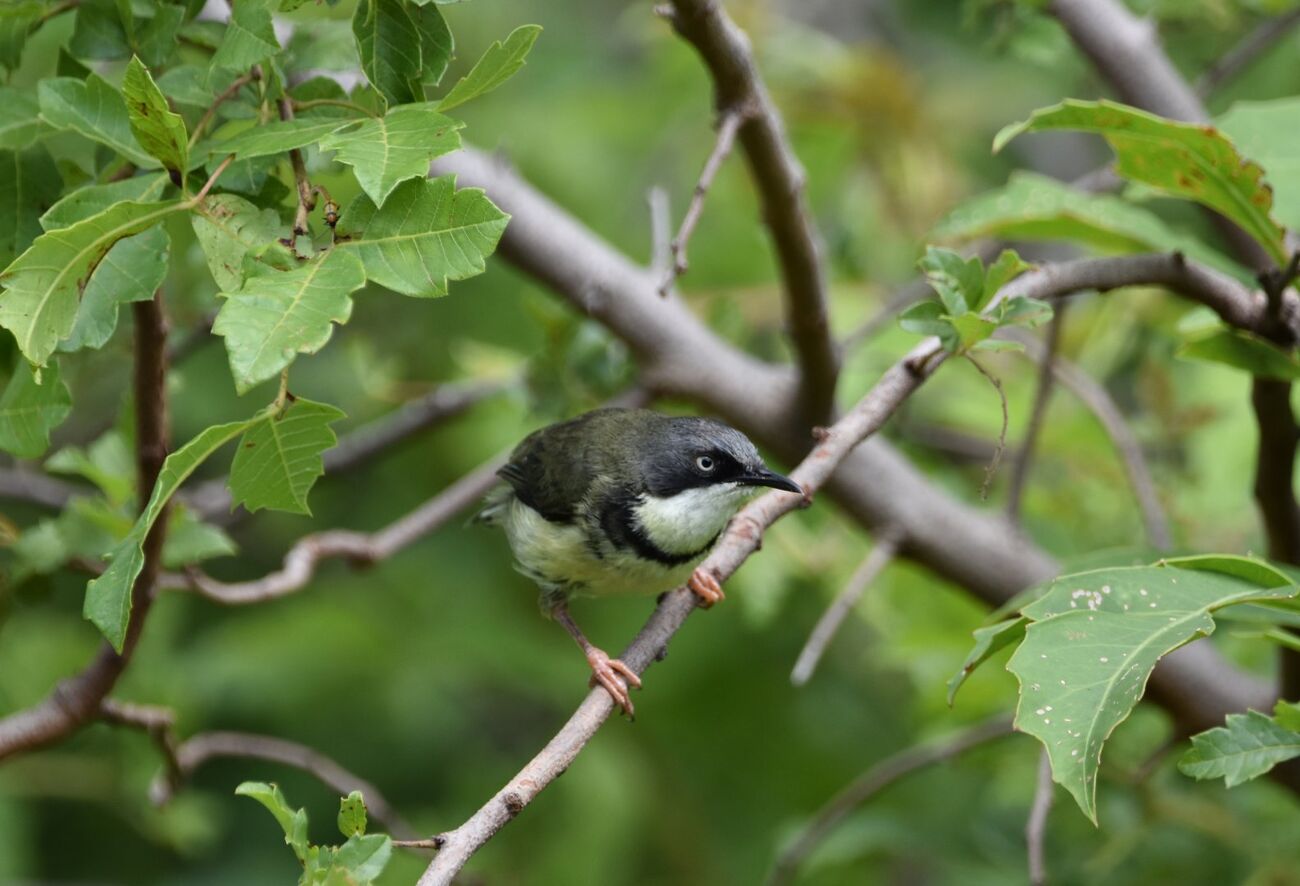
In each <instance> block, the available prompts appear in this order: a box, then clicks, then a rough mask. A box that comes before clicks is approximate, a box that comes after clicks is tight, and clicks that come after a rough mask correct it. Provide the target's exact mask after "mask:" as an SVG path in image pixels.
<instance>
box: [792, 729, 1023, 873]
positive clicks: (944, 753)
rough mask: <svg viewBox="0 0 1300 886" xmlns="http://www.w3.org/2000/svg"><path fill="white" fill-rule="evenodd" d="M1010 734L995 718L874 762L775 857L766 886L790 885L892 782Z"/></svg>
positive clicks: (832, 799) (831, 800)
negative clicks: (849, 818)
mask: <svg viewBox="0 0 1300 886" xmlns="http://www.w3.org/2000/svg"><path fill="white" fill-rule="evenodd" d="M1011 734H1012V727H1011V718H1010V717H1008V716H1006V715H999V716H997V717H995V718H993V719H992V720H987V721H985V722H983V723H978V724H976V725H974V726H969V727H967V728H965V729H963V730H961V731H960V732H957V733H956V734H954V735H951V736H949V737H948V738H945V739H943V740H941V741H933V742H927V743H925V744H920V745H914V746H912V747H910V748H905V749H904V750H901V751H899V752H898V753H896V754H894V755H893V756H890V757H886V758H885V759H883V760H881V761H880V762H878V763H876V764H875V765H873V766H872V767H871V768H870V769H868V770H867V771H866V772H864V773H863V774H862V775H860V776H858V777H857V778H856V779H854V780H853V781H852V782H851V783H850V784H849V785H848V786H847V787H846V788H844V790H842V791H840V792H839V793H838V794H836V795H835V796H834V797H832V798H831V799H830V801H829V802H828V803H827V804H826V805H825V806H823V807H822V808H821V809H820V810H818V812H817V814H816V815H815V816H813V820H812V821H811V822H809V824H808V826H807V827H806V828H804V830H803V831H802V832H801V833H800V834H799V836H798V837H797V838H795V840H794V842H792V843H791V844H790V845H789V846H787V847H786V849H785V850H784V851H783V852H781V854H780V855H778V856H777V859H776V862H775V864H774V865H773V867H772V873H771V875H770V876H769V877H768V879H767V884H768V886H783V884H786V883H791V882H793V881H794V877H795V874H796V873H798V871H799V868H800V866H801V865H802V864H803V863H804V861H806V860H807V858H808V856H809V855H811V854H812V852H813V850H815V849H816V848H817V847H818V846H820V845H821V843H822V841H823V840H825V839H826V838H827V837H828V836H829V835H830V834H831V832H832V831H834V830H835V829H836V828H837V827H839V825H840V823H841V822H843V821H844V819H845V818H846V817H847V816H848V815H849V813H851V812H853V810H855V809H857V808H858V807H859V806H861V805H862V804H863V803H865V802H867V801H868V800H870V799H871V798H872V797H874V796H875V795H876V794H878V793H880V792H881V791H883V790H884V789H885V788H887V787H889V786H890V785H892V784H893V783H894V782H896V781H898V780H899V779H901V778H903V777H904V776H907V775H910V774H911V773H913V772H916V771H917V770H918V769H925V768H926V767H928V766H933V765H934V764H936V763H942V762H943V761H945V760H950V759H952V758H953V757H957V756H960V755H961V754H964V753H965V752H966V751H968V750H970V749H971V748H975V747H978V746H980V745H982V744H985V743H987V742H990V741H993V740H994V739H998V738H1002V737H1004V736H1007V735H1011Z"/></svg>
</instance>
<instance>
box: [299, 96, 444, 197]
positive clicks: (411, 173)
mask: <svg viewBox="0 0 1300 886" xmlns="http://www.w3.org/2000/svg"><path fill="white" fill-rule="evenodd" d="M464 125H465V124H463V123H461V122H460V121H458V120H453V119H451V118H450V117H446V116H443V115H442V114H440V113H438V111H437V110H436V106H435V105H434V104H432V103H424V104H418V105H402V106H401V107H397V108H393V109H392V110H390V111H389V112H388V113H387V114H385V115H384V116H383V117H380V118H378V119H370V120H364V121H361V122H357V123H353V124H352V125H351V126H348V127H346V128H343V129H338V130H335V131H334V132H331V133H330V134H328V135H326V136H324V137H323V138H321V140H320V147H321V150H322V151H337V152H338V153H337V154H336V155H335V158H334V159H335V160H338V161H339V162H340V163H346V164H347V165H349V166H351V167H352V171H353V172H354V173H355V174H356V177H357V182H358V183H359V184H360V185H361V188H362V190H364V191H365V192H366V194H367V195H368V196H369V197H370V199H371V200H372V201H373V202H374V204H375V205H376V206H383V205H384V201H385V200H387V199H388V195H389V194H391V193H392V192H393V189H394V188H395V187H397V185H398V184H399V183H400V182H402V181H405V180H406V179H409V178H421V179H422V178H425V177H426V176H427V175H428V174H429V161H431V160H432V159H433V158H434V157H440V156H442V155H443V154H449V153H451V152H452V151H454V150H456V149H457V148H459V147H460V133H459V132H458V131H457V130H459V129H460V128H461V127H462V126H464Z"/></svg>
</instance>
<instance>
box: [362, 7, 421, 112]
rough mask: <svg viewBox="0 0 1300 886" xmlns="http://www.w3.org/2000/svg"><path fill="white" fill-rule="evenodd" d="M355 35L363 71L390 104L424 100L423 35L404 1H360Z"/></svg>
mask: <svg viewBox="0 0 1300 886" xmlns="http://www.w3.org/2000/svg"><path fill="white" fill-rule="evenodd" d="M352 34H353V36H354V37H355V38H356V41H357V52H358V54H359V55H360V56H361V70H362V71H364V72H365V75H366V79H367V80H369V81H370V83H371V85H372V86H374V87H375V89H377V90H379V94H380V95H382V96H383V97H384V99H385V100H386V101H387V102H388V103H389V104H390V105H404V104H408V103H410V102H421V101H424V90H423V88H421V85H420V67H421V65H420V32H419V30H418V29H417V28H416V26H415V22H414V20H412V18H411V16H410V15H409V14H408V12H407V10H406V7H405V5H404V4H403V3H402V2H401V0H360V2H358V3H357V10H356V13H355V14H354V15H353V17H352Z"/></svg>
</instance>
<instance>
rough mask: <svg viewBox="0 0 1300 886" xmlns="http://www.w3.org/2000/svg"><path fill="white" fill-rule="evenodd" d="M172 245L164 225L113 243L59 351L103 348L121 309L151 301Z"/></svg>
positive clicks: (168, 259)
mask: <svg viewBox="0 0 1300 886" xmlns="http://www.w3.org/2000/svg"><path fill="white" fill-rule="evenodd" d="M171 248H172V245H171V238H170V237H168V236H167V230H166V228H164V227H163V226H162V225H155V226H153V227H152V228H150V229H149V230H147V231H145V232H144V233H142V234H136V235H135V236H134V237H127V238H126V239H124V240H119V241H118V242H117V243H116V244H114V246H113V248H112V249H110V250H109V251H108V254H107V255H105V256H104V258H103V260H102V261H100V263H99V266H98V267H96V268H95V273H94V274H93V275H92V276H91V278H90V282H89V283H87V284H86V289H85V291H84V292H83V293H82V295H81V306H80V307H79V308H78V309H77V319H76V322H74V323H73V324H72V332H71V333H69V335H68V337H67V338H65V339H64V340H63V341H61V342H60V343H59V350H60V351H64V352H71V351H79V350H81V349H82V348H91V349H95V348H101V347H103V346H104V343H105V342H107V341H108V340H109V339H110V338H112V336H113V332H114V330H116V329H117V315H118V308H119V307H120V306H121V305H124V304H129V303H130V302H136V301H149V300H150V299H152V298H153V295H154V292H156V291H157V289H158V287H160V286H161V285H162V282H163V280H164V279H166V277H167V266H168V263H169V262H170V260H171Z"/></svg>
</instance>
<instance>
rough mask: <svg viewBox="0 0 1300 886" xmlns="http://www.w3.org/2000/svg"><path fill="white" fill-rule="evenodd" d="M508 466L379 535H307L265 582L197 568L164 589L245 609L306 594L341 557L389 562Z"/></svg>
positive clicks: (483, 470)
mask: <svg viewBox="0 0 1300 886" xmlns="http://www.w3.org/2000/svg"><path fill="white" fill-rule="evenodd" d="M503 463H504V459H503V458H495V459H493V460H492V461H490V462H488V463H487V464H485V465H483V466H482V467H480V468H477V469H476V470H474V471H472V472H470V473H469V474H466V475H465V476H464V477H462V478H461V479H459V480H457V481H456V482H455V483H453V484H452V485H451V486H448V487H447V488H446V489H444V490H443V491H442V492H440V493H439V494H437V495H435V496H434V497H433V498H430V499H429V500H428V501H426V502H425V503H424V504H422V505H420V506H419V507H418V508H416V509H415V510H413V511H411V512H410V513H408V514H406V515H405V516H403V517H401V518H400V519H398V520H395V521H394V522H392V523H390V524H389V525H388V526H386V527H384V528H383V529H381V530H379V531H377V532H373V533H364V532H353V531H351V530H346V529H332V530H327V531H325V532H313V533H312V534H311V535H307V536H304V537H303V538H300V539H299V540H298V541H297V542H296V543H295V544H294V545H293V547H291V548H290V549H289V551H288V553H286V554H285V556H284V565H283V566H282V567H281V568H280V569H278V570H276V571H275V572H271V573H268V574H267V575H264V576H262V577H261V578H258V579H253V580H251V581H241V582H223V581H218V580H217V579H214V578H211V577H209V576H208V575H206V574H204V573H203V572H201V571H200V570H198V569H191V570H189V571H187V572H186V573H185V574H184V575H176V574H169V575H166V576H164V577H163V582H162V586H163V588H164V589H165V590H193V591H197V592H198V593H199V594H202V595H203V596H204V597H207V598H208V599H210V600H214V601H216V602H218V603H223V604H227V605H232V606H233V605H244V604H249V603H260V602H262V601H264V600H270V599H273V598H275V597H282V596H285V595H286V594H291V593H293V592H294V591H298V590H301V589H302V588H304V587H306V585H307V583H308V582H309V581H311V579H312V577H313V576H314V575H315V574H316V568H317V566H318V565H319V564H320V563H321V561H323V560H327V559H331V558H340V559H346V560H350V561H351V562H353V563H358V564H364V565H368V564H371V563H376V562H379V561H381V560H386V559H387V558H389V557H391V556H392V555H393V554H395V553H396V552H398V551H400V550H401V549H402V548H404V547H406V546H407V545H409V544H411V543H412V542H414V541H416V540H418V539H420V538H422V537H424V536H425V535H428V534H429V533H430V532H433V531H434V530H436V529H438V528H439V527H440V526H442V525H443V524H445V523H446V522H447V521H448V520H450V519H451V518H452V517H455V516H456V515H457V514H459V513H460V512H461V511H463V510H465V509H466V508H468V507H469V506H470V505H472V504H474V503H476V502H477V501H478V500H479V499H480V498H482V497H483V496H484V495H485V494H486V493H487V492H488V490H490V489H491V488H492V486H493V485H495V483H496V482H497V477H496V471H497V468H499V467H500V466H501V465H502V464H503Z"/></svg>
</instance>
